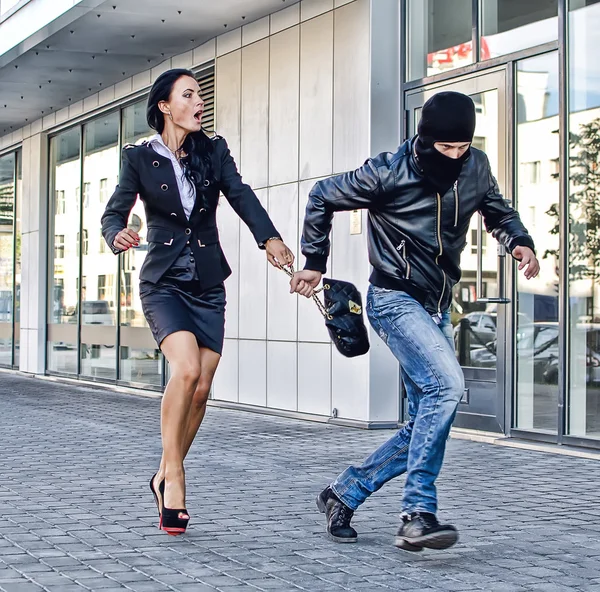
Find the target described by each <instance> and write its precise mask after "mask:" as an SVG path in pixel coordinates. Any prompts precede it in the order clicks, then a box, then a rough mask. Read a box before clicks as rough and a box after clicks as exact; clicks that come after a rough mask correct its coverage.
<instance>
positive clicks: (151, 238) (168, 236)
mask: <svg viewBox="0 0 600 592" xmlns="http://www.w3.org/2000/svg"><path fill="white" fill-rule="evenodd" d="M173 236H174V233H173V231H172V230H167V229H166V228H148V235H147V237H146V240H147V241H148V242H149V243H164V244H165V245H170V244H171V243H172V242H173Z"/></svg>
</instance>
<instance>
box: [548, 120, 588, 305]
mask: <svg viewBox="0 0 600 592" xmlns="http://www.w3.org/2000/svg"><path fill="white" fill-rule="evenodd" d="M569 145H570V162H569V165H570V171H569V172H570V177H571V185H570V187H571V193H570V195H569V279H570V280H571V281H573V280H582V279H589V280H591V281H592V291H591V297H592V310H593V298H594V288H595V284H596V280H597V278H598V277H599V275H600V273H599V269H600V199H599V197H600V118H598V119H594V120H593V121H590V122H589V123H583V124H581V125H580V127H579V130H578V133H573V132H572V133H571V134H570V136H569ZM557 176H558V175H554V177H557ZM546 213H547V214H548V215H549V216H551V217H552V218H554V219H555V225H554V227H553V228H552V230H551V231H550V233H551V234H553V235H558V234H559V233H560V209H559V204H553V205H552V206H551V207H550V209H549V210H548V211H547V212H546ZM551 256H554V257H556V260H557V261H558V260H559V258H560V250H559V249H549V250H547V251H546V252H545V253H544V255H543V257H544V258H547V257H551Z"/></svg>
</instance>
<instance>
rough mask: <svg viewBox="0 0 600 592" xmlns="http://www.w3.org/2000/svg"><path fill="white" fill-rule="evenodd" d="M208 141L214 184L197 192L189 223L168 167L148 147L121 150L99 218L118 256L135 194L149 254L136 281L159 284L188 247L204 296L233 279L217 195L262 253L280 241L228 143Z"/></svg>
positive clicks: (161, 157) (109, 242)
mask: <svg viewBox="0 0 600 592" xmlns="http://www.w3.org/2000/svg"><path fill="white" fill-rule="evenodd" d="M212 141H213V145H214V151H213V153H212V167H213V178H214V181H211V182H208V181H204V182H203V183H201V184H199V185H197V186H196V195H197V198H196V204H195V205H194V209H193V210H192V213H191V215H190V219H189V220H188V219H187V217H186V215H185V212H184V210H183V205H182V203H181V198H180V196H179V190H178V188H177V180H176V178H175V171H174V170H173V165H172V163H171V161H170V160H169V159H168V158H166V157H164V156H161V155H160V154H158V153H156V152H155V150H154V149H153V148H152V146H150V145H149V144H147V143H142V144H139V145H131V144H130V145H127V146H125V147H124V148H123V164H122V167H121V173H120V176H119V184H118V185H117V188H116V189H115V192H114V193H113V195H112V197H111V198H110V200H109V201H108V204H107V205H106V210H105V211H104V214H103V215H102V235H103V236H104V239H105V240H106V242H107V243H108V246H109V247H110V248H111V250H112V251H113V253H115V255H117V254H119V253H120V252H121V251H120V250H119V249H118V248H116V247H115V246H114V245H113V242H114V240H115V237H116V235H117V234H118V233H119V232H120V231H121V230H123V229H124V228H126V227H127V221H128V218H129V214H130V212H131V209H132V208H133V206H134V204H135V201H136V199H137V196H138V194H139V196H140V198H141V200H142V202H143V203H144V208H145V210H146V222H147V225H148V233H147V240H148V254H147V256H146V259H145V261H144V264H143V265H142V269H141V271H140V279H142V280H145V281H148V282H151V283H156V282H158V281H159V280H160V278H161V277H162V276H163V274H164V273H165V272H166V271H167V270H168V269H169V268H170V267H171V266H172V265H173V263H174V262H175V260H176V259H177V257H178V256H179V254H180V253H181V251H182V250H183V248H184V246H185V243H186V242H187V243H188V244H189V245H190V247H191V249H192V251H193V253H194V259H195V263H196V269H197V270H198V277H199V279H200V283H201V288H202V289H203V290H207V289H209V288H212V287H214V286H216V285H218V284H220V283H222V282H223V281H224V280H225V279H226V278H227V277H228V276H229V275H230V274H231V268H230V267H229V264H228V263H227V260H226V259H225V255H224V253H223V250H222V249H221V245H220V243H219V233H218V230H217V222H216V210H217V203H218V201H219V192H223V194H224V195H225V197H226V198H227V200H228V201H229V203H230V204H231V206H232V207H233V209H234V210H235V211H236V212H237V214H238V215H239V216H240V218H241V219H242V220H243V221H244V222H245V223H246V224H247V226H248V228H249V229H250V231H251V232H252V234H253V235H254V238H255V240H256V242H257V243H258V245H259V247H260V248H264V243H266V241H267V240H268V239H270V238H274V237H280V235H279V233H278V232H277V230H276V229H275V227H274V226H273V223H272V222H271V219H270V218H269V215H268V214H267V212H266V211H265V209H264V208H263V207H262V205H261V203H260V201H259V200H258V198H257V197H256V195H255V193H254V191H252V189H251V188H250V187H249V186H248V185H246V184H245V183H243V182H242V178H241V176H240V174H239V173H238V170H237V167H236V165H235V162H234V160H233V158H232V156H231V153H230V152H229V148H228V146H227V142H226V141H225V140H224V139H223V138H222V137H220V136H215V137H214V138H213V139H212ZM200 192H203V193H204V195H205V197H206V198H207V203H208V208H207V209H204V208H203V207H201V202H202V200H201V199H200Z"/></svg>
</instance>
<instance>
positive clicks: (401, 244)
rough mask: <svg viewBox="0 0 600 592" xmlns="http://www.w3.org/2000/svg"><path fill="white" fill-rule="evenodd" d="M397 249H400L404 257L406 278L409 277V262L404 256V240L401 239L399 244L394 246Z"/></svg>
mask: <svg viewBox="0 0 600 592" xmlns="http://www.w3.org/2000/svg"><path fill="white" fill-rule="evenodd" d="M396 250H397V251H402V258H403V259H404V263H405V265H406V279H409V278H410V263H409V262H408V259H407V257H406V241H405V240H404V239H403V240H401V241H400V244H399V245H398V247H397V248H396Z"/></svg>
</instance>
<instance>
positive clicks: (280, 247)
mask: <svg viewBox="0 0 600 592" xmlns="http://www.w3.org/2000/svg"><path fill="white" fill-rule="evenodd" d="M265 250H266V252H267V259H268V260H269V263H270V264H271V265H272V266H273V267H277V269H280V268H281V267H283V266H284V265H292V264H293V263H294V253H292V252H291V251H290V250H289V249H288V248H287V247H286V245H285V243H284V242H283V241H282V240H280V239H274V238H273V239H271V240H268V241H267V242H266V243H265Z"/></svg>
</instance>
